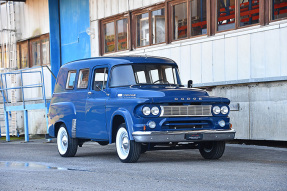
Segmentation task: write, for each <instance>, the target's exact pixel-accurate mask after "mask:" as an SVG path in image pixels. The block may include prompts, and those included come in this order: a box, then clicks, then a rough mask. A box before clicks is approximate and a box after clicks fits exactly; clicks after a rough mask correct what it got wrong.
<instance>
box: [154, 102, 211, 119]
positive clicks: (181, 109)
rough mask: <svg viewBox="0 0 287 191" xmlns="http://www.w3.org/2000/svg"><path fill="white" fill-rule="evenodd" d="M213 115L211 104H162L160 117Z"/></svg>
mask: <svg viewBox="0 0 287 191" xmlns="http://www.w3.org/2000/svg"><path fill="white" fill-rule="evenodd" d="M186 116H193V117H196V116H212V114H211V105H186V106H185V105H180V106H161V114H160V117H186Z"/></svg>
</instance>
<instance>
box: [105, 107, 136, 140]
mask: <svg viewBox="0 0 287 191" xmlns="http://www.w3.org/2000/svg"><path fill="white" fill-rule="evenodd" d="M122 123H125V124H126V128H127V131H128V134H129V139H130V140H134V138H133V136H132V133H133V120H132V117H131V115H130V113H129V111H127V110H125V109H119V110H117V111H116V112H114V114H113V115H112V120H111V124H110V127H111V128H110V137H109V142H110V144H111V143H114V142H115V140H116V134H117V130H118V128H119V125H120V124H122Z"/></svg>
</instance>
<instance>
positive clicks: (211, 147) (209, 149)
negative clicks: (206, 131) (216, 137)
mask: <svg viewBox="0 0 287 191" xmlns="http://www.w3.org/2000/svg"><path fill="white" fill-rule="evenodd" d="M224 150H225V142H224V141H213V142H203V143H201V144H200V147H199V152H200V154H201V156H202V157H203V158H205V159H219V158H220V157H222V155H223V153H224Z"/></svg>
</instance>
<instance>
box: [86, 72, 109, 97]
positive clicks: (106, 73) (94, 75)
mask: <svg viewBox="0 0 287 191" xmlns="http://www.w3.org/2000/svg"><path fill="white" fill-rule="evenodd" d="M98 69H105V70H104V79H105V75H107V81H106V86H105V88H103V87H104V86H102V89H101V90H100V89H98V90H95V89H94V84H95V77H96V74H97V72H96V71H97V70H98ZM104 79H103V81H102V82H104ZM108 80H109V67H108V66H103V67H97V68H95V69H94V72H93V81H92V83H91V84H92V87H91V88H90V89H91V90H93V91H97V92H98V91H103V90H106V89H107V87H108V86H107V84H108ZM103 85H104V83H103Z"/></svg>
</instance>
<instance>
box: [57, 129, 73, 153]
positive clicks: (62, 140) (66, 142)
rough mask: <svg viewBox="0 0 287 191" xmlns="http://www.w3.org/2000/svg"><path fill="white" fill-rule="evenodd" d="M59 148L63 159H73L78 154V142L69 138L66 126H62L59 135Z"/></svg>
mask: <svg viewBox="0 0 287 191" xmlns="http://www.w3.org/2000/svg"><path fill="white" fill-rule="evenodd" d="M57 146H58V151H59V154H60V155H61V156H62V157H73V156H75V154H76V153H77V149H78V140H77V139H73V138H71V137H70V136H69V133H68V131H67V129H66V126H65V125H64V124H63V125H61V126H60V129H59V131H58V134H57Z"/></svg>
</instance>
